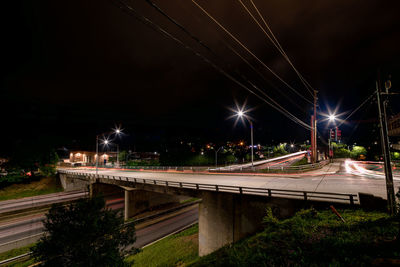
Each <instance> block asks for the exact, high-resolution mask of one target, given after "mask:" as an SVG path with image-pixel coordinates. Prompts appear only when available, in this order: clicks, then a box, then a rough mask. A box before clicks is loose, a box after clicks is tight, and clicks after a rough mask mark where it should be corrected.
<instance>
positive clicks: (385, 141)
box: [376, 73, 396, 215]
mask: <svg viewBox="0 0 400 267" xmlns="http://www.w3.org/2000/svg"><path fill="white" fill-rule="evenodd" d="M387 94H388V93H386V96H385V97H384V98H385V99H384V100H383V99H382V98H383V97H382V95H383V93H382V88H381V81H380V77H379V73H378V80H377V81H376V97H377V102H378V111H379V123H380V127H381V144H382V152H383V158H384V167H385V178H386V192H387V203H388V208H389V213H390V214H391V215H393V214H395V212H396V199H395V195H394V185H393V173H392V165H391V159H390V148H389V137H388V128H387V117H386V104H387Z"/></svg>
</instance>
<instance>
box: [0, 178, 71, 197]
mask: <svg viewBox="0 0 400 267" xmlns="http://www.w3.org/2000/svg"><path fill="white" fill-rule="evenodd" d="M62 190H63V189H62V187H61V185H60V184H59V182H58V181H57V179H56V178H55V177H45V178H41V179H40V180H39V181H32V182H30V183H20V184H13V185H9V186H7V187H4V188H2V189H0V201H1V200H8V199H17V198H23V197H31V196H37V195H44V194H50V193H56V192H61V191H62Z"/></svg>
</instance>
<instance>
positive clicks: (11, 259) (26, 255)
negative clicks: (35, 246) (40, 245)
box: [0, 252, 32, 266]
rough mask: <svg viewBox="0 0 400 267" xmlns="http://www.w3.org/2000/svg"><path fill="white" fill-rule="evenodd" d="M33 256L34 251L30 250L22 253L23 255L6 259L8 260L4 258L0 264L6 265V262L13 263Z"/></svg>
mask: <svg viewBox="0 0 400 267" xmlns="http://www.w3.org/2000/svg"><path fill="white" fill-rule="evenodd" d="M31 256H32V252H28V253H25V254H21V255H18V256H15V257H12V258H9V259H6V260H2V261H0V266H3V265H6V264H9V263H13V262H16V261H20V260H22V259H25V258H30V257H31Z"/></svg>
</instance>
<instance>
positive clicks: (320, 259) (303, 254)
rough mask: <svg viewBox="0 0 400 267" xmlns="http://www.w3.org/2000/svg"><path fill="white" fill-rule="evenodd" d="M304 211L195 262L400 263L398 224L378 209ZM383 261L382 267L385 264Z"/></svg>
mask: <svg viewBox="0 0 400 267" xmlns="http://www.w3.org/2000/svg"><path fill="white" fill-rule="evenodd" d="M342 216H343V218H345V220H346V222H345V223H343V222H341V221H340V220H338V218H337V217H336V216H335V215H334V214H333V213H332V212H330V211H322V212H317V211H315V210H305V211H301V212H299V213H297V215H295V216H294V217H292V218H290V219H287V220H283V221H279V220H277V219H275V218H274V217H273V216H272V215H268V216H266V217H265V219H264V224H265V228H264V230H263V231H262V232H260V233H258V234H256V235H254V236H252V237H249V238H247V239H244V240H242V241H241V242H238V243H236V244H234V245H233V246H226V247H224V248H222V249H220V250H218V251H217V252H215V253H212V254H210V255H208V256H205V257H202V258H200V259H199V260H198V261H196V262H195V263H194V264H192V265H191V266H369V265H375V264H378V265H379V264H381V266H384V265H387V264H388V262H391V263H397V264H399V263H400V250H399V248H400V245H399V243H400V242H399V241H398V240H397V239H396V236H397V235H398V233H399V223H398V221H396V220H395V219H394V218H393V217H389V216H388V215H386V214H384V213H379V212H364V211H352V210H345V211H343V212H342ZM382 264H383V265H382Z"/></svg>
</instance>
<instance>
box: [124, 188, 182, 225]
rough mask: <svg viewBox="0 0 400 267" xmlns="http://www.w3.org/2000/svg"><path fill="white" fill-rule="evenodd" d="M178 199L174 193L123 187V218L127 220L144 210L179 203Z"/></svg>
mask: <svg viewBox="0 0 400 267" xmlns="http://www.w3.org/2000/svg"><path fill="white" fill-rule="evenodd" d="M179 200H180V197H179V196H175V195H167V194H162V193H156V192H150V191H144V190H138V189H134V188H125V212H124V218H125V220H128V219H129V218H132V217H133V216H135V215H137V214H139V213H141V212H144V211H146V210H151V209H153V208H156V207H159V206H162V205H167V204H172V203H179Z"/></svg>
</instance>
